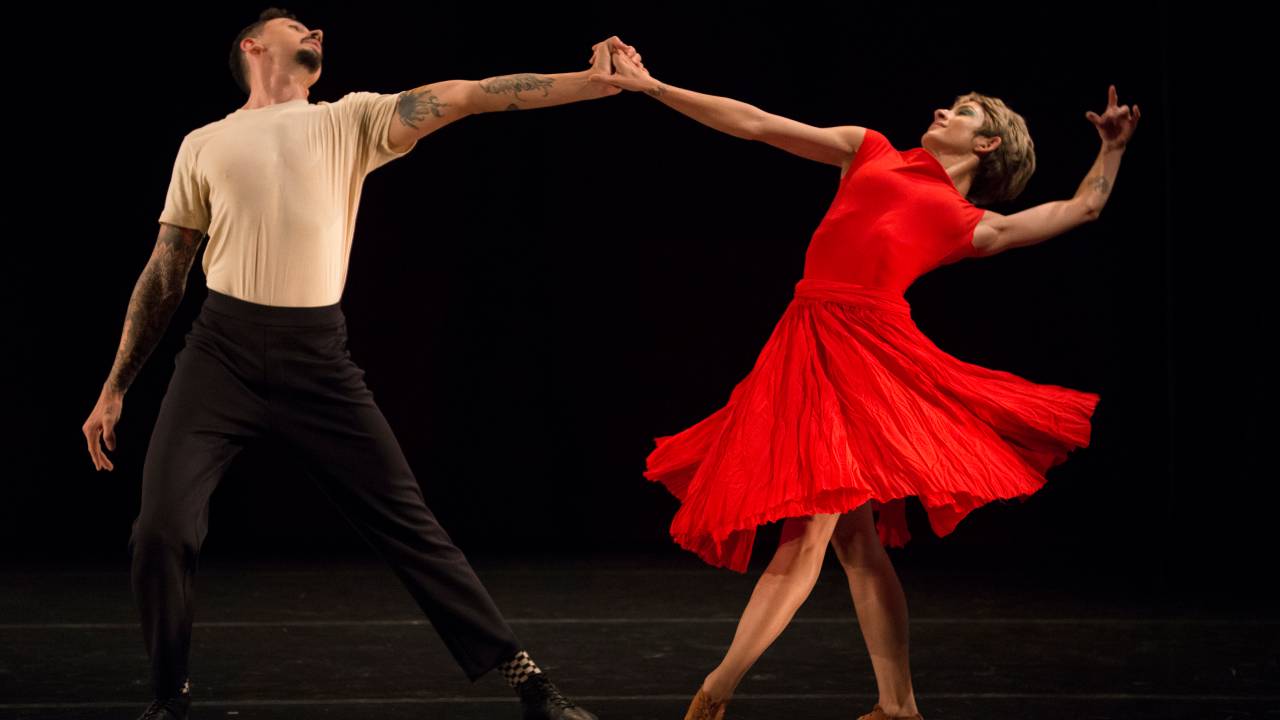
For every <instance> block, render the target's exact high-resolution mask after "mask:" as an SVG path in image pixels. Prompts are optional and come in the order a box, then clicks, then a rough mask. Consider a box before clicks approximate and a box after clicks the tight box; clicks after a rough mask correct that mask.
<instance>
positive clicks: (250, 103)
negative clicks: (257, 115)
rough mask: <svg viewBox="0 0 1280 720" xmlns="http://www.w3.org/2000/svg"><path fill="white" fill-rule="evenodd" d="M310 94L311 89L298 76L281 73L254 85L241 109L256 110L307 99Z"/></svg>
mask: <svg viewBox="0 0 1280 720" xmlns="http://www.w3.org/2000/svg"><path fill="white" fill-rule="evenodd" d="M310 94H311V90H310V89H309V88H307V87H306V86H304V85H302V84H301V83H300V82H298V78H296V77H292V76H289V75H280V76H276V77H275V78H272V79H271V80H268V81H267V82H264V83H260V84H256V85H254V86H253V88H252V90H251V91H250V93H249V99H248V100H247V101H245V104H244V106H243V107H241V108H240V109H241V110H254V109H256V108H263V107H269V106H271V105H278V104H280V103H285V102H290V101H292V100H299V99H301V100H305V99H307V97H308V96H310Z"/></svg>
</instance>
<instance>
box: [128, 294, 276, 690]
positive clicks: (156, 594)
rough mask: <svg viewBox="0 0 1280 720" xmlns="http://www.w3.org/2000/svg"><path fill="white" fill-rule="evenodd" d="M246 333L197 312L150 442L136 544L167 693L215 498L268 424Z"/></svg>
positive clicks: (183, 641) (135, 564)
mask: <svg viewBox="0 0 1280 720" xmlns="http://www.w3.org/2000/svg"><path fill="white" fill-rule="evenodd" d="M244 333H245V330H244V329H243V328H241V327H238V326H235V325H233V324H229V323H227V322H225V321H224V320H222V319H219V318H217V317H216V316H209V315H208V314H206V313H202V314H201V316H200V317H199V318H197V320H196V322H195V325H194V326H193V328H192V330H191V332H190V333H189V334H188V335H187V339H186V344H185V346H184V347H183V349H182V351H181V352H180V353H179V355H178V359H177V362H176V363H175V365H176V367H175V369H174V373H173V377H172V378H171V379H170V380H169V387H168V389H167V390H166V391H165V395H164V399H163V400H162V401H161V403H160V411H159V414H158V416H157V418H156V424H155V428H154V429H153V430H152V433H151V440H150V442H149V444H148V445H147V455H146V460H145V461H144V464H143V470H142V503H141V509H140V511H139V513H138V516H137V518H136V519H135V520H134V523H133V529H132V533H131V535H130V537H129V550H130V553H131V555H132V585H133V594H134V599H135V601H136V603H137V606H138V610H139V613H140V615H141V619H142V631H143V639H144V642H145V645H146V648H147V654H148V656H149V657H150V659H151V679H152V685H153V690H154V692H155V696H156V697H157V698H167V697H172V696H175V695H177V694H178V693H179V691H180V690H181V689H183V686H184V683H185V681H186V679H187V677H188V656H189V654H190V648H191V621H192V614H193V611H194V608H193V604H192V602H193V597H194V589H195V588H194V579H195V572H196V565H197V560H198V558H199V553H200V547H201V545H202V544H203V543H204V538H205V534H206V533H207V531H208V510H209V497H210V495H211V494H212V493H213V489H214V488H215V487H216V486H217V484H218V482H219V480H221V479H222V476H223V474H224V473H225V471H226V469H227V467H228V466H229V465H230V464H231V461H232V460H233V459H234V458H235V456H236V455H237V454H238V453H239V452H240V450H242V449H243V448H244V447H245V445H246V444H247V443H248V442H249V441H250V440H251V439H252V438H254V437H258V436H260V434H261V432H262V429H263V425H262V421H263V420H264V419H265V405H264V404H263V402H262V400H261V398H260V397H258V396H257V395H256V393H255V392H254V391H253V390H252V389H251V388H250V387H249V386H248V385H247V384H246V382H245V381H244V380H243V379H242V378H243V377H245V376H250V375H252V372H251V371H249V368H251V367H252V366H253V364H254V362H253V355H252V352H251V348H250V347H249V345H250V344H251V343H250V342H249V341H251V340H252V338H249V337H241V335H243V334H244ZM258 340H259V343H260V337H259V338H258Z"/></svg>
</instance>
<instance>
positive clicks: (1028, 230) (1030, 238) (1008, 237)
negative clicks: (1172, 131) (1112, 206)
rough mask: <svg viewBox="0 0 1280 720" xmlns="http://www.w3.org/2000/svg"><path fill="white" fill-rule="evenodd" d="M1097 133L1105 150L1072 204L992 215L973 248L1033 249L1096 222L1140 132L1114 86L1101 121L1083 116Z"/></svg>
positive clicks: (977, 233) (977, 232)
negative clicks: (1126, 152) (1131, 142)
mask: <svg viewBox="0 0 1280 720" xmlns="http://www.w3.org/2000/svg"><path fill="white" fill-rule="evenodd" d="M1085 117H1087V118H1088V119H1089V121H1090V122H1092V123H1093V124H1094V126H1095V127H1097V129H1098V136H1099V137H1100V138H1101V139H1102V148H1101V149H1100V150H1099V151H1098V157H1097V158H1095V159H1094V161H1093V167H1091V168H1089V172H1088V173H1086V174H1085V176H1084V180H1082V181H1081V182H1080V187H1079V188H1077V189H1076V194H1075V195H1074V196H1073V197H1072V198H1071V199H1070V200H1054V201H1052V202H1047V203H1043V204H1041V205H1037V206H1035V207H1033V208H1028V209H1026V210H1023V211H1021V212H1017V213H1014V214H1012V215H1001V214H1000V213H996V212H992V211H990V210H988V211H987V212H986V214H985V215H983V216H982V222H981V223H979V224H978V227H977V229H976V230H975V231H974V234H973V245H974V247H975V248H977V249H978V251H979V252H980V253H981V254H982V255H994V254H996V253H998V252H1002V251H1004V250H1008V249H1010V248H1015V247H1023V246H1026V245H1035V244H1037V243H1041V242H1044V241H1045V240H1048V239H1049V238H1051V237H1055V236H1057V235H1061V234H1062V233H1064V232H1066V231H1068V230H1070V229H1071V228H1073V227H1076V226H1077V225H1081V224H1083V223H1085V222H1088V221H1089V220H1096V219H1098V216H1099V215H1100V214H1101V213H1102V208H1103V206H1105V205H1106V204H1107V199H1108V198H1109V197H1110V196H1111V187H1112V186H1113V185H1114V184H1115V182H1116V174H1117V173H1119V171H1120V158H1121V157H1122V156H1123V155H1124V148H1125V145H1126V144H1128V142H1129V138H1130V136H1132V135H1133V131H1134V129H1135V128H1137V127H1138V118H1140V117H1142V114H1141V113H1140V112H1139V111H1138V106H1137V105H1134V106H1133V109H1132V110H1130V109H1129V106H1128V105H1116V86H1115V85H1112V86H1111V88H1110V90H1109V91H1108V98H1107V109H1106V110H1104V111H1103V113H1102V115H1098V114H1097V113H1095V112H1092V111H1090V112H1087V113H1085Z"/></svg>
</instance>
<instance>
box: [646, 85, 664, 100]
mask: <svg viewBox="0 0 1280 720" xmlns="http://www.w3.org/2000/svg"><path fill="white" fill-rule="evenodd" d="M666 92H667V89H666V88H665V87H663V86H661V85H659V86H657V87H651V88H649V89H648V90H645V94H647V95H652V96H654V97H662V96H663V95H665V94H666Z"/></svg>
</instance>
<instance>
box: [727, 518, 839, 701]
mask: <svg viewBox="0 0 1280 720" xmlns="http://www.w3.org/2000/svg"><path fill="white" fill-rule="evenodd" d="M839 518H840V516H839V515H838V514H832V515H815V516H813V517H810V518H787V519H786V520H785V521H784V523H783V526H782V537H781V539H780V540H779V541H778V551H777V552H776V553H775V554H774V556H773V560H771V561H770V562H769V567H768V568H766V569H765V571H764V574H763V575H761V576H760V580H759V581H758V582H756V587H755V590H754V591H752V593H751V599H750V600H749V601H748V602H747V608H746V610H744V611H743V612H742V619H741V620H739V621H738V629H737V631H736V632H735V633H734V635H733V643H732V644H730V646H729V652H728V653H727V654H726V655H725V657H724V660H722V661H720V665H719V667H717V668H716V669H715V670H713V671H711V674H710V675H708V676H707V677H706V679H705V680H703V683H702V687H703V691H704V692H706V693H707V695H708V696H710V698H711V699H712V700H714V701H716V702H720V701H724V700H728V699H729V698H730V697H732V696H733V692H734V690H736V689H737V687H738V683H740V682H741V681H742V678H743V677H745V676H746V674H747V671H748V670H750V669H751V666H752V665H754V664H755V662H756V660H758V659H759V658H760V656H761V655H763V654H764V651H765V650H766V649H768V647H769V645H771V644H772V643H773V641H774V640H775V639H777V637H778V635H780V634H782V631H783V629H784V628H786V627H787V623H789V622H791V618H792V616H794V615H795V614H796V611H797V610H799V609H800V606H801V605H802V604H804V601H805V598H807V597H809V591H810V590H812V589H813V586H814V584H816V583H817V582H818V574H819V572H821V570H822V559H823V557H824V556H825V555H826V553H827V543H828V542H830V540H831V533H832V531H833V530H834V529H835V526H836V521H837V520H839Z"/></svg>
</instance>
